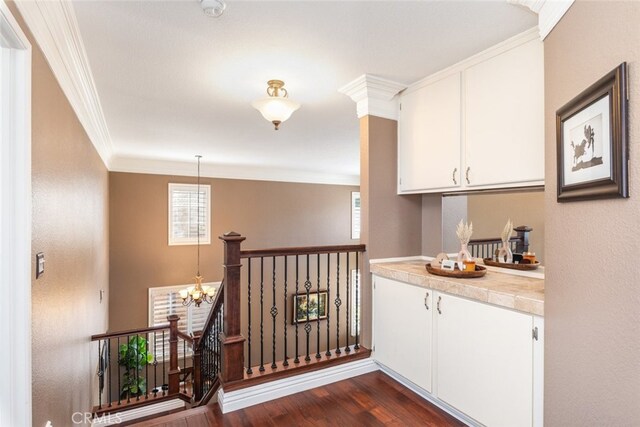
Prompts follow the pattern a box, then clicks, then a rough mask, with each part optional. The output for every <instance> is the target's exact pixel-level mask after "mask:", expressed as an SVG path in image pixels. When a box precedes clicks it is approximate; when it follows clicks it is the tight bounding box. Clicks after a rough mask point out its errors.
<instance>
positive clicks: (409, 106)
mask: <svg viewBox="0 0 640 427" xmlns="http://www.w3.org/2000/svg"><path fill="white" fill-rule="evenodd" d="M399 105H400V111H399V118H398V192H399V193H428V192H443V191H463V190H472V189H484V188H503V187H519V186H531V185H541V184H544V54H543V45H542V42H541V41H540V40H539V39H538V36H537V33H536V32H535V31H529V32H527V33H523V34H521V35H519V36H516V37H514V38H512V39H509V40H507V41H505V42H503V43H501V44H499V45H497V46H494V47H492V48H490V49H488V50H486V51H484V52H482V53H480V54H478V55H475V56H474V57H472V58H469V59H467V60H465V61H462V62H461V63H459V64H456V65H454V66H452V67H450V68H448V69H446V70H443V71H441V72H439V73H437V74H435V75H433V76H430V77H427V78H426V79H423V80H421V81H420V82H418V83H416V84H414V85H412V86H410V87H409V88H407V89H406V90H405V91H404V92H403V93H402V94H401V95H400V103H399Z"/></svg>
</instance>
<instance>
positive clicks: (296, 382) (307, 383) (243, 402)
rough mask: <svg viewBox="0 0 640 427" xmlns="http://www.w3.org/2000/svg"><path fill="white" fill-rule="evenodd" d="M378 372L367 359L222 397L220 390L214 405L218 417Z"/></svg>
mask: <svg viewBox="0 0 640 427" xmlns="http://www.w3.org/2000/svg"><path fill="white" fill-rule="evenodd" d="M379 369H380V368H379V366H378V364H377V363H376V362H375V361H374V360H373V359H371V358H369V359H364V360H357V361H355V362H350V363H345V364H344V365H339V366H335V367H333V368H327V369H321V370H319V371H314V372H309V373H306V374H301V375H297V376H295V377H289V378H283V379H281V380H276V381H271V382H269V383H265V384H259V385H256V386H253V387H247V388H243V389H240V390H236V391H230V392H228V393H225V392H224V389H220V390H219V391H218V404H219V405H220V410H221V411H222V413H223V414H226V413H229V412H233V411H237V410H238V409H243V408H247V407H249V406H253V405H258V404H260V403H264V402H268V401H270V400H275V399H279V398H281V397H284V396H289V395H291V394H294V393H299V392H301V391H306V390H310V389H312V388H316V387H321V386H324V385H327V384H331V383H334V382H337V381H342V380H346V379H348V378H353V377H357V376H359V375H364V374H368V373H369V372H374V371H377V370H379Z"/></svg>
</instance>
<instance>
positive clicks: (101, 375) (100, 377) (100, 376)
mask: <svg viewBox="0 0 640 427" xmlns="http://www.w3.org/2000/svg"><path fill="white" fill-rule="evenodd" d="M101 341H102V340H98V409H102V388H101V387H100V386H101V385H102V384H104V372H103V371H102V369H103V367H102V365H103V362H102V352H101V351H100V342H101Z"/></svg>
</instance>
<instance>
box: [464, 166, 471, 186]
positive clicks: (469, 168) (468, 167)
mask: <svg viewBox="0 0 640 427" xmlns="http://www.w3.org/2000/svg"><path fill="white" fill-rule="evenodd" d="M470 170H471V166H467V173H466V174H465V178H467V184H471V181H469V171H470Z"/></svg>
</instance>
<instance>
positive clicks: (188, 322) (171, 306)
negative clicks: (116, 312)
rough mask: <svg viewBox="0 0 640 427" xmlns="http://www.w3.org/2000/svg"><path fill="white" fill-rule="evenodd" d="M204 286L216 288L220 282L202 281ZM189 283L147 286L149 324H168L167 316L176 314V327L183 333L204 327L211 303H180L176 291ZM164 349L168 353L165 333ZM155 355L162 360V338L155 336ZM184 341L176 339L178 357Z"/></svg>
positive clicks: (189, 332) (190, 332) (189, 352)
mask: <svg viewBox="0 0 640 427" xmlns="http://www.w3.org/2000/svg"><path fill="white" fill-rule="evenodd" d="M203 285H205V286H213V287H215V288H216V289H217V288H219V287H220V282H212V283H203ZM188 286H191V285H179V286H165V287H161V288H149V326H160V325H168V324H169V322H168V321H167V316H169V315H170V314H177V315H178V316H180V320H179V321H178V329H179V330H180V331H182V332H184V333H185V334H192V333H194V332H197V331H201V330H202V329H203V328H204V324H205V322H206V321H207V317H209V312H210V311H211V307H212V305H211V304H207V303H206V302H203V303H202V304H201V305H200V307H196V306H195V304H191V305H190V306H188V307H187V306H184V305H183V304H182V298H180V295H179V294H178V292H179V291H180V290H181V289H184V288H186V287H188ZM164 340H165V342H164V349H165V353H166V354H167V355H168V353H169V334H168V333H166V334H165V337H164ZM156 341H157V344H156V346H157V353H156V354H157V356H158V360H162V357H160V355H161V354H162V351H163V347H162V338H161V337H158V338H157V340H156ZM153 344H154V343H153V342H150V343H149V346H150V347H149V348H150V349H152V348H153ZM183 347H184V341H182V340H179V341H178V354H179V355H180V357H182V355H183V354H184V348H183ZM186 354H187V355H188V356H190V355H191V349H189V348H187V351H186Z"/></svg>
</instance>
